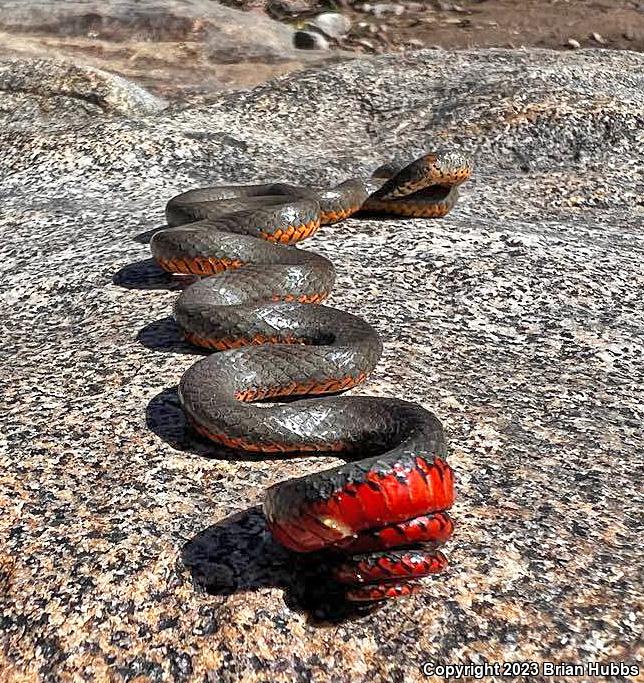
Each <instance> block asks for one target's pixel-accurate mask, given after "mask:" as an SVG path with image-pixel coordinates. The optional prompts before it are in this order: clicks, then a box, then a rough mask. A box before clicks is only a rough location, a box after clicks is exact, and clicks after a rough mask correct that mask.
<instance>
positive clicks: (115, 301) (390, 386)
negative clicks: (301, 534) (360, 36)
mask: <svg viewBox="0 0 644 683" xmlns="http://www.w3.org/2000/svg"><path fill="white" fill-rule="evenodd" d="M642 74H644V59H643V58H642V57H641V56H639V55H637V54H634V53H611V52H609V51H578V52H575V53H568V54H559V53H551V52H538V51H535V52H530V51H527V52H523V51H516V52H511V51H489V52H484V51H481V52H461V53H442V52H425V53H419V54H416V55H412V56H409V57H406V58H404V59H401V58H399V57H396V58H381V59H377V60H373V61H364V62H353V63H348V64H344V65H340V66H336V67H333V68H329V69H327V70H319V71H310V72H306V73H303V74H300V75H296V76H292V77H287V78H283V79H280V80H278V81H275V82H273V83H271V84H268V85H266V86H262V87H260V88H257V89H255V90H254V91H251V92H249V93H238V94H233V95H228V96H225V97H222V98H221V99H220V100H218V101H216V102H215V103H214V104H213V105H212V106H209V107H205V108H202V109H190V110H183V111H177V110H173V111H169V110H168V111H166V112H165V113H162V114H160V115H158V116H156V117H149V118H143V119H141V118H139V119H137V120H126V119H125V118H115V117H113V116H112V117H107V116H105V115H103V114H96V115H95V116H94V117H93V118H92V119H91V121H90V122H89V123H88V121H87V119H86V118H85V117H83V118H82V120H80V121H79V123H76V124H75V123H73V122H67V123H65V122H62V123H59V124H58V125H56V126H54V125H53V124H52V126H51V128H44V129H43V128H39V129H37V130H25V129H24V126H17V127H14V128H12V126H11V124H9V125H7V126H5V127H3V129H2V130H0V149H2V157H1V158H0V164H1V166H0V168H1V169H2V172H3V175H4V181H3V203H2V217H1V224H2V228H1V230H2V232H1V233H0V257H1V258H0V268H1V270H2V280H1V283H0V289H1V291H2V301H3V308H2V336H3V343H2V345H1V347H0V354H1V355H2V358H3V361H4V364H3V371H2V375H1V376H0V380H1V382H2V394H1V395H2V403H3V404H4V405H3V409H2V411H0V414H1V415H2V418H1V419H2V432H3V442H2V447H3V451H2V454H1V456H0V458H1V459H0V462H1V464H2V468H1V470H0V501H1V505H2V509H3V514H2V515H1V516H0V530H1V533H2V539H3V541H2V544H1V546H0V610H1V615H2V616H1V621H0V624H1V627H0V628H1V632H2V640H3V643H4V647H3V648H2V649H0V679H1V680H2V681H3V682H4V681H8V682H13V681H32V680H41V681H121V680H128V681H135V680H136V681H199V682H202V681H209V682H217V683H220V682H228V681H271V682H278V681H337V682H343V681H352V682H355V683H358V682H363V681H369V682H370V683H373V682H374V681H382V682H385V681H386V682H390V681H393V682H402V681H421V680H432V679H429V678H426V677H424V676H423V674H422V673H421V670H420V667H421V664H422V663H423V662H424V661H436V662H439V663H458V662H482V661H486V660H487V661H502V660H508V659H512V660H525V659H533V660H539V661H540V660H544V659H548V660H551V661H572V662H575V661H592V660H598V661H608V660H622V659H623V660H630V661H633V660H634V658H635V657H636V656H637V642H638V636H639V629H640V627H641V614H640V613H639V612H638V605H639V604H640V600H641V595H642V593H641V582H640V581H641V575H642V574H641V570H642V567H641V564H642V563H641V542H640V537H639V536H638V532H637V526H638V522H639V521H641V514H642V509H641V505H638V504H637V497H638V495H639V496H640V497H641V488H642V480H641V455H640V452H639V451H640V450H641V446H642V438H641V421H642V408H641V405H642V396H641V386H642V381H643V379H644V377H643V372H642V341H641V339H642V331H643V329H644V321H643V320H642V307H641V298H642V286H643V284H644V271H643V268H642V262H643V258H642V239H643V238H642V230H641V226H642V216H643V214H644V209H643V204H642V196H643V195H644V182H643V178H642V167H643V162H644V141H643V140H642V126H643V122H644V96H643V93H644V81H643V76H642ZM339 94H342V97H338V95H339ZM444 144H453V145H458V146H459V147H461V148H463V149H467V150H470V151H472V152H473V153H474V154H475V155H476V158H477V170H476V176H475V178H474V180H473V181H472V182H470V183H468V184H467V186H466V187H465V188H464V191H463V197H462V201H461V202H460V204H459V205H458V207H457V209H456V210H455V211H454V212H453V213H452V214H451V215H450V216H448V217H447V218H446V219H444V220H434V221H429V220H408V221H386V220H381V221H376V220H356V219H354V220H350V221H347V222H345V223H343V224H339V225H336V226H332V227H328V228H325V229H324V230H323V231H321V232H320V234H319V235H318V236H316V237H315V238H314V239H313V240H310V248H311V249H314V250H316V251H318V252H320V253H322V254H324V255H327V256H330V257H331V258H332V259H333V260H334V262H335V264H336V266H337V269H338V273H339V282H338V286H337V289H336V291H335V293H334V295H333V298H332V302H333V303H334V304H335V305H337V306H339V307H342V308H344V309H346V310H349V311H351V312H357V313H360V314H361V315H362V316H364V317H365V318H366V319H367V320H369V321H370V322H372V323H374V324H375V325H376V326H377V327H378V329H379V330H380V331H381V332H382V335H383V337H384V339H385V354H384V358H383V360H382V362H381V363H380V365H379V367H378V368H377V371H376V372H375V374H374V376H373V378H372V379H371V380H370V381H369V382H368V383H367V385H366V386H365V387H364V389H363V390H362V391H364V392H365V393H371V394H379V395H395V396H405V397H407V398H410V399H412V400H416V401H419V402H420V403H422V404H423V405H425V406H426V407H428V408H430V409H432V410H434V411H435V412H437V413H438V415H439V416H440V417H441V419H442V420H443V422H444V424H445V427H446V429H447V432H448V434H449V437H450V441H451V448H452V456H451V462H452V464H453V465H454V467H455V469H456V472H457V475H458V496H459V498H458V503H457V505H456V506H455V509H454V513H455V517H456V519H457V520H458V523H459V526H458V529H457V533H456V535H455V537H454V539H453V541H452V542H451V543H450V545H449V548H448V551H449V556H450V559H451V570H450V572H449V573H448V574H447V575H445V576H441V577H437V578H436V579H435V580H432V581H429V582H428V584H427V591H426V593H425V594H423V595H421V596H420V597H418V598H416V599H411V600H407V601H402V602H399V603H397V604H387V605H386V606H385V607H383V608H382V609H380V610H378V611H376V612H374V613H371V614H367V615H357V616H356V615H354V617H353V618H344V617H345V615H334V614H333V613H324V611H323V610H321V609H320V607H319V604H318V603H316V602H315V601H313V602H311V601H310V600H309V597H310V595H309V592H307V590H308V589H307V588H306V586H304V587H303V585H302V581H301V579H300V578H299V575H298V574H295V575H294V574H293V572H292V570H293V569H294V563H293V562H292V560H291V559H290V558H288V557H287V556H286V555H285V554H284V553H283V552H282V551H281V550H280V549H279V548H276V547H275V546H274V545H273V544H272V543H271V540H270V538H269V537H268V535H267V533H266V529H265V526H264V523H263V520H262V517H261V515H260V514H259V513H258V511H257V507H256V506H257V505H258V504H259V503H260V502H261V499H262V492H263V490H264V489H265V488H266V487H267V486H268V485H270V484H272V483H274V482H276V481H279V480H281V479H284V478H287V477H291V476H293V475H296V474H300V473H304V472H312V471H315V470H318V469H320V468H323V467H326V466H327V465H329V464H330V462H329V461H325V460H323V459H321V458H298V459H294V460H290V461H282V462H280V461H272V460H266V461H253V460H251V459H248V458H244V457H239V458H228V459H223V457H222V454H221V453H216V452H213V451H212V450H211V449H210V448H209V447H208V446H207V445H206V444H204V443H203V442H201V441H199V440H197V439H196V438H195V437H193V436H192V435H190V434H189V433H188V432H186V431H185V430H184V423H183V418H182V416H181V413H180V412H179V411H178V407H177V399H176V389H175V387H176V383H177V381H178V378H179V377H180V375H181V373H182V372H183V371H184V369H185V368H187V367H188V366H189V365H190V364H191V363H192V362H194V360H195V358H196V356H195V355H194V352H192V353H191V352H190V351H189V349H188V347H187V346H186V345H185V344H184V343H182V342H181V340H180V339H179V338H178V337H177V334H176V329H175V328H174V326H173V324H172V322H171V320H168V315H169V314H170V311H171V306H172V303H173V301H174V299H175V297H176V292H177V285H176V283H174V284H173V283H170V282H169V281H168V280H167V278H166V277H165V276H163V275H160V274H159V273H158V272H157V271H156V270H155V268H154V267H153V266H151V265H150V263H149V262H147V261H146V259H147V258H148V247H147V244H146V233H149V231H150V230H152V229H154V228H155V227H158V226H159V225H161V224H162V223H163V205H164V202H165V200H166V199H167V198H168V197H170V196H171V195H172V194H173V193H176V192H178V191H180V190H183V189H186V188H189V187H192V186H195V185H198V184H200V183H203V182H206V181H220V180H229V181H250V180H259V179H262V178H264V179H271V178H278V177H279V178H284V179H291V180H298V181H303V182H311V183H313V182H316V181H330V180H333V179H339V178H341V177H343V176H346V175H348V174H350V173H352V172H361V171H365V170H367V169H371V168H373V167H374V166H376V165H377V164H378V163H380V162H381V161H384V160H386V159H388V158H390V157H393V156H413V155H415V154H416V153H418V152H419V151H421V150H424V149H426V148H431V147H434V146H436V145H444ZM322 617H324V618H322ZM542 678H543V677H541V676H536V677H532V678H531V679H530V680H542ZM433 680H439V679H438V678H434V679H433ZM506 680H507V679H506ZM560 680H564V679H563V678H561V679H560ZM594 680H599V679H594ZM612 680H620V679H619V678H614V679H612ZM622 680H623V679H622ZM632 680H634V679H632Z"/></svg>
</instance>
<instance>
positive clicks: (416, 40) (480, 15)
mask: <svg viewBox="0 0 644 683" xmlns="http://www.w3.org/2000/svg"><path fill="white" fill-rule="evenodd" d="M232 2H233V4H236V5H237V6H240V3H239V2H236V1H235V0H232ZM297 2H300V3H301V2H302V0H297ZM241 4H242V5H243V4H246V5H247V3H241ZM291 6H295V7H297V5H293V4H292V5H291ZM300 6H301V5H300ZM324 7H325V3H311V4H310V5H309V7H308V9H307V10H303V11H301V12H299V13H296V20H297V19H299V20H302V19H303V18H305V17H306V16H308V15H309V14H312V13H314V12H319V11H320V10H323V9H324ZM327 8H328V5H327ZM336 8H337V9H338V10H339V11H341V12H342V13H343V14H345V15H346V16H347V17H348V18H349V19H351V22H352V28H351V31H350V33H349V34H348V35H347V36H346V37H345V38H343V39H342V41H341V45H342V46H343V47H348V48H352V49H356V50H359V51H365V52H386V51H391V50H405V49H408V48H410V47H412V48H420V47H432V46H435V47H443V48H446V49H450V48H474V47H510V48H514V47H522V46H524V47H547V48H555V49H574V48H575V47H577V46H579V47H604V48H611V49H623V50H636V51H642V50H644V2H634V1H632V0H522V2H516V0H461V2H445V1H443V0H440V1H437V2H371V1H367V2H364V1H363V0H360V2H349V1H348V0H347V1H345V2H343V3H339V4H338V5H336ZM286 10H287V4H286V0H277V2H273V3H271V2H269V3H267V5H266V11H268V12H269V13H270V14H272V15H273V16H277V17H281V18H286V15H287V13H288V12H287V11H286ZM569 41H572V42H569Z"/></svg>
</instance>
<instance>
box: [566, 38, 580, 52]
mask: <svg viewBox="0 0 644 683" xmlns="http://www.w3.org/2000/svg"><path fill="white" fill-rule="evenodd" d="M566 45H567V46H568V47H571V48H572V49H573V50H577V49H578V48H580V47H581V44H580V42H579V41H578V40H575V39H574V38H568V42H567V43H566Z"/></svg>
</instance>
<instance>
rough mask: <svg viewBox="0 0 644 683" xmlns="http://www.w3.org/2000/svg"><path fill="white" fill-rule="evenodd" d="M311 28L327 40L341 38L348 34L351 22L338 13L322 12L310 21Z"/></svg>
mask: <svg viewBox="0 0 644 683" xmlns="http://www.w3.org/2000/svg"><path fill="white" fill-rule="evenodd" d="M310 24H311V26H313V27H314V28H316V29H318V30H319V31H322V33H324V35H326V36H328V37H329V38H336V39H337V38H342V37H343V36H346V34H347V33H349V31H350V29H351V22H350V21H349V19H347V17H345V16H344V15H343V14H340V13H339V12H323V13H322V14H318V15H317V17H315V18H314V19H312V20H311V22H310Z"/></svg>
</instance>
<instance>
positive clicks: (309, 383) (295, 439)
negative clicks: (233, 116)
mask: <svg viewBox="0 0 644 683" xmlns="http://www.w3.org/2000/svg"><path fill="white" fill-rule="evenodd" d="M470 171H471V167H470V163H469V161H468V160H467V159H466V158H465V157H464V156H462V155H460V154H458V153H455V152H449V153H445V154H427V155H425V156H423V157H421V158H420V159H417V160H416V161H414V162H413V163H411V164H410V165H408V166H405V167H403V168H400V167H394V166H392V165H389V166H383V167H381V168H380V169H378V170H377V171H376V172H375V173H374V175H373V176H372V177H371V178H370V179H368V180H366V181H362V180H357V179H352V180H348V181H346V182H344V183H342V184H341V185H338V186H337V187H335V188H333V189H329V190H320V191H315V190H312V189H308V188H304V187H300V186H295V185H287V184H281V183H276V184H268V185H250V186H241V185H223V186H216V187H207V188H201V189H196V190H190V191H188V192H186V193H184V194H181V195H178V196H176V197H174V198H173V199H171V200H170V201H169V202H168V204H167V207H166V216H167V220H168V225H169V226H171V227H170V228H168V229H165V230H161V231H160V232H157V233H156V234H155V235H154V237H153V238H152V241H151V248H152V253H153V255H154V257H155V259H156V260H157V262H158V263H159V265H160V266H161V267H162V268H164V269H165V270H167V271H169V272H171V273H192V274H194V275H198V276H208V277H203V278H202V279H200V280H199V281H197V282H196V283H195V284H192V285H191V286H189V287H188V288H187V289H186V290H184V291H183V293H182V294H181V295H180V297H179V299H178V301H177V302H176V305H175V317H176V319H177V321H178V323H179V325H180V327H181V328H182V330H183V332H184V334H185V336H186V338H187V339H188V340H189V341H190V342H192V343H194V344H197V345H199V346H202V347H206V348H210V349H217V350H220V351H221V353H216V354H212V355H210V356H208V357H206V358H205V359H203V360H201V361H199V362H197V363H195V364H194V365H193V366H192V367H191V368H189V369H188V370H187V371H186V373H185V374H184V375H183V377H182V378H181V382H180V386H179V396H180V400H181V404H182V406H183V409H184V411H185V413H186V416H187V418H188V420H189V422H190V423H191V424H192V425H193V426H194V428H195V429H196V430H197V431H198V432H199V433H200V434H202V435H204V436H206V437H207V438H209V439H211V440H212V441H215V442H217V443H219V444H224V445H225V446H227V447H231V448H235V449H243V450H246V451H254V452H261V453H271V454H276V453H279V454H282V453H284V454H286V453H295V452H303V451H315V452H335V453H341V454H342V456H343V457H344V458H345V459H346V460H347V463H346V464H344V465H341V466H340V467H336V468H334V469H330V470H327V471H323V472H320V473H318V474H312V475H308V476H305V477H300V478H297V479H291V480H288V481H285V482H282V483H279V484H276V485H274V486H272V487H271V488H269V489H268V491H267V492H266V497H265V500H264V513H265V516H266V519H267V521H268V525H269V527H270V529H271V531H272V533H273V535H274V537H275V538H276V539H277V540H278V541H279V542H280V543H282V544H283V545H284V546H286V547H287V548H289V549H291V550H294V551H296V552H299V553H310V552H312V551H318V550H320V549H323V548H324V549H327V548H328V549H331V550H332V551H337V556H338V560H337V561H336V562H334V563H333V565H332V566H333V569H332V573H333V577H334V578H335V580H336V581H338V582H340V583H342V584H346V585H347V588H346V598H347V599H348V600H350V601H375V600H383V599H385V598H391V597H399V596H404V595H409V594H411V593H413V592H414V591H415V590H416V588H417V586H418V584H417V582H415V581H414V580H415V579H417V578H419V577H422V576H426V575H428V574H433V573H436V572H438V571H441V570H442V569H443V568H444V567H445V566H446V559H445V557H444V555H443V554H442V553H441V552H440V551H438V550H437V549H436V547H437V546H438V545H440V544H442V543H443V542H445V541H446V540H447V538H449V536H450V535H451V533H452V530H453V523H452V521H451V519H450V517H449V516H448V515H447V513H446V512H445V510H446V509H447V508H449V507H450V506H451V505H452V503H453V501H454V486H453V474H452V470H451V469H450V467H449V465H448V464H447V462H446V444H445V440H444V436H443V432H442V428H441V425H440V422H439V421H438V419H437V418H436V417H435V416H434V415H433V414H431V413H429V412H428V411H426V410H425V409H424V408H421V407H420V406H419V405H416V404H414V403H409V402H407V401H403V400H399V399H385V398H375V397H367V396H349V397H335V398H329V397H326V398H314V399H308V400H298V401H294V402H288V403H281V404H277V405H270V406H261V407H258V406H253V405H252V402H253V401H258V400H261V399H270V398H277V397H286V396H288V397H293V396H299V397H310V396H312V395H321V394H336V393H338V392H341V391H344V390H346V389H349V388H350V387H354V386H355V385H357V384H359V383H360V382H362V381H363V380H364V379H365V378H366V377H367V375H368V374H369V373H370V372H371V370H372V369H373V368H374V366H375V365H376V363H377V362H378V359H379V358H380V355H381V351H382V345H381V341H380V339H379V337H378V335H377V333H376V331H375V330H374V329H373V328H372V327H371V326H370V325H368V324H367V323H366V322H365V321H364V320H362V319H360V318H357V317H355V316H353V315H349V314H348V313H344V312H342V311H339V310H336V309H334V308H329V307H326V306H321V305H320V304H319V302H320V301H322V300H323V299H325V298H326V297H327V296H328V294H329V292H330V290H331V288H332V286H333V281H334V270H333V266H332V264H331V263H330V262H329V261H328V260H327V259H325V258H322V257H321V256H319V255H317V254H314V253H311V252H307V251H302V250H300V249H297V248H295V247H292V246H288V245H290V244H292V243H295V242H297V241H299V240H302V239H304V238H306V237H309V236H311V235H313V234H314V233H315V232H316V230H317V229H318V227H319V226H320V224H327V223H333V222H336V221H339V220H342V219H343V218H346V217H347V216H350V215H352V214H353V213H355V212H357V211H358V210H363V211H365V210H366V211H375V212H384V213H387V214H395V215H402V216H421V217H439V216H444V215H445V214H446V213H447V212H448V211H449V210H450V209H451V208H452V206H453V205H454V203H455V201H456V198H457V193H458V190H457V186H458V185H460V184H461V183H462V182H463V181H464V180H466V179H467V178H468V177H469V175H470ZM210 276H212V277H210Z"/></svg>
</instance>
